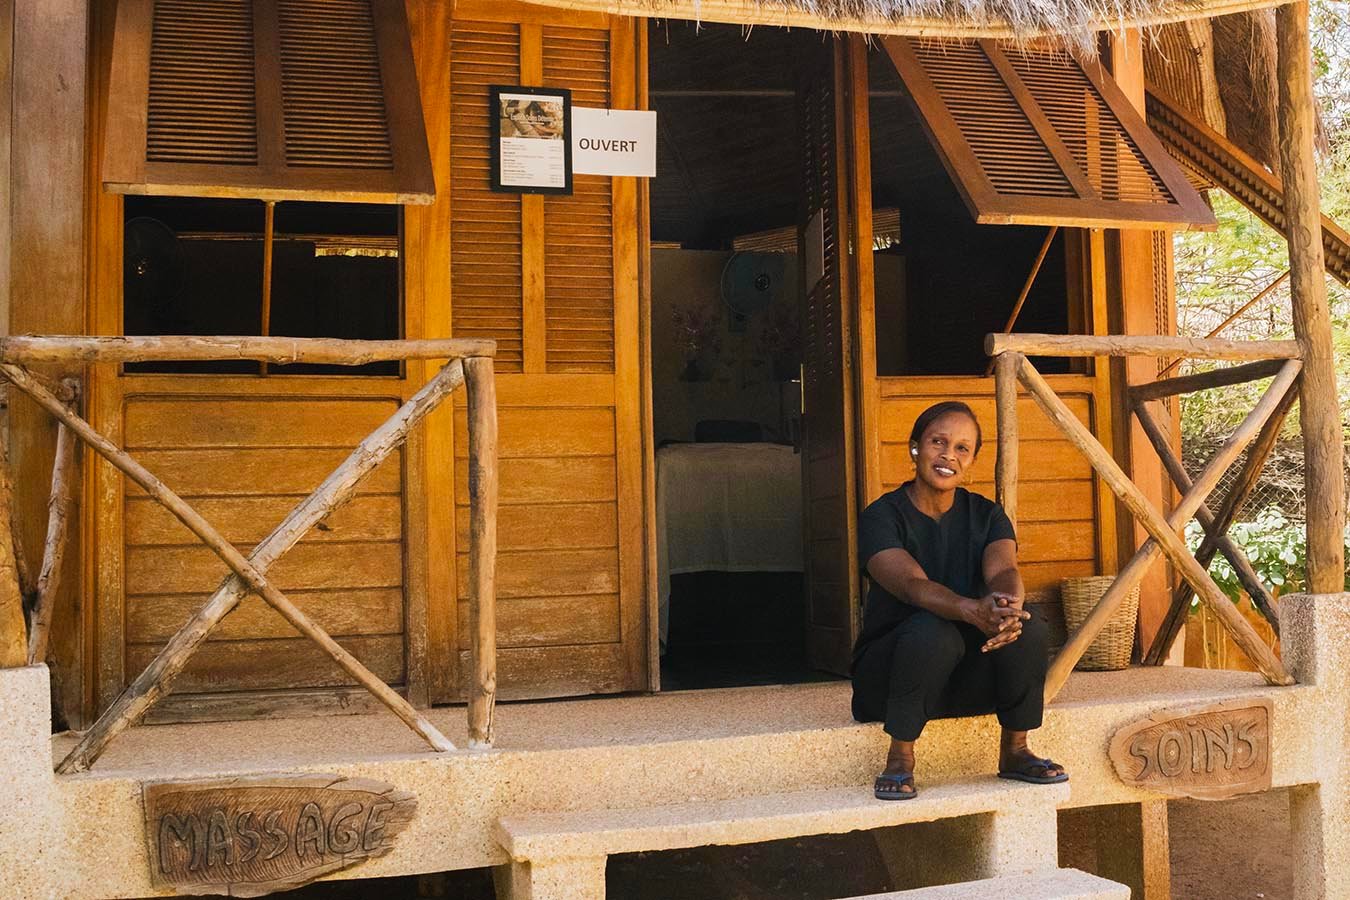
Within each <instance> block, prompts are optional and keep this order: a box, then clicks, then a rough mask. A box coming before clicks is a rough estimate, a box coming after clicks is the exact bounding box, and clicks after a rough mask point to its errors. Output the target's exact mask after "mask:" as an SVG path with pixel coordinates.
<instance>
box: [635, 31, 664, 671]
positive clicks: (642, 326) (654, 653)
mask: <svg viewBox="0 0 1350 900" xmlns="http://www.w3.org/2000/svg"><path fill="white" fill-rule="evenodd" d="M636 28H637V67H636V73H635V78H636V80H637V97H636V101H637V108H638V109H650V108H651V106H650V98H649V96H648V67H649V62H648V56H647V23H646V20H640V21H639V22H638V23H637V25H636ZM637 214H638V346H639V348H640V351H639V357H640V358H639V366H640V369H641V372H642V382H641V384H640V385H639V387H638V390H639V392H640V395H641V396H640V399H641V402H642V509H643V516H642V523H643V527H644V529H645V533H644V535H643V548H642V549H643V561H644V564H645V565H646V577H645V578H644V579H643V590H644V591H645V593H646V602H645V603H644V604H643V610H644V614H645V615H646V616H647V689H648V690H650V691H659V690H661V635H660V629H661V622H660V614H659V610H658V603H659V596H658V588H657V584H656V426H655V424H654V415H655V413H654V410H653V408H652V360H653V358H654V357H653V355H652V265H651V263H652V192H651V179H650V178H643V179H640V180H639V182H638V213H637Z"/></svg>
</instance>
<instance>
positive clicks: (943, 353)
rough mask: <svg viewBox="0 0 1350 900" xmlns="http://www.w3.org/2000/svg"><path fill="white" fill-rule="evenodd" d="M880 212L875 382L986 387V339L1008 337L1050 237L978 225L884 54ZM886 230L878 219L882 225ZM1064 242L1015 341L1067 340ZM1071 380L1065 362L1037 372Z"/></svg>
mask: <svg viewBox="0 0 1350 900" xmlns="http://www.w3.org/2000/svg"><path fill="white" fill-rule="evenodd" d="M870 63H871V65H870V72H869V75H870V78H871V100H870V107H871V116H870V118H871V127H872V131H871V155H872V208H873V210H874V211H875V210H887V211H894V212H893V216H894V218H895V219H896V220H898V221H896V222H893V223H892V227H890V228H888V229H886V230H885V231H883V230H881V229H878V230H877V240H876V241H874V247H875V255H874V262H875V268H874V270H875V275H876V319H877V321H876V335H877V338H876V341H877V374H878V375H881V376H894V375H982V374H984V371H985V369H986V367H987V366H988V365H989V358H988V357H987V356H985V353H984V336H985V335H986V334H988V333H990V332H997V331H1003V330H1004V329H1005V326H1006V325H1007V322H1008V317H1009V315H1010V313H1011V312H1012V311H1013V307H1014V305H1015V304H1016V302H1017V298H1018V296H1019V294H1020V293H1021V291H1022V289H1023V286H1024V285H1025V284H1026V281H1027V276H1028V275H1029V274H1030V272H1031V270H1032V266H1033V263H1034V262H1035V260H1036V257H1037V254H1038V253H1039V251H1040V248H1041V245H1042V242H1043V241H1044V240H1045V237H1046V234H1047V233H1048V230H1049V229H1048V228H1047V227H1045V226H1037V225H980V224H977V223H976V222H975V220H974V217H973V216H972V215H971V214H970V211H969V210H968V209H967V207H966V205H965V203H964V201H963V200H962V199H961V196H960V194H959V193H958V192H957V188H956V185H955V184H954V183H953V182H952V179H951V177H950V176H949V175H948V173H947V171H946V169H945V168H944V167H943V164H942V160H941V159H940V158H939V157H938V154H937V151H935V150H934V149H933V146H932V143H931V142H930V140H929V139H928V136H927V135H926V134H925V132H924V129H923V126H922V125H921V124H920V122H919V120H918V118H917V116H916V115H915V113H914V111H913V107H912V105H911V103H910V101H909V98H908V97H907V96H906V94H905V88H904V85H903V83H902V82H901V80H900V77H899V75H897V74H896V71H895V67H894V66H893V65H892V64H891V62H890V60H889V58H887V56H886V54H885V53H884V52H882V51H880V50H874V51H873V52H872V53H871V54H870ZM878 219H880V216H878ZM1065 237H1066V234H1065V230H1064V229H1060V230H1059V232H1058V233H1057V234H1056V236H1055V238H1054V240H1053V241H1052V243H1051V245H1050V248H1049V251H1048V252H1047V253H1046V256H1045V260H1044V262H1043V263H1042V264H1041V267H1040V270H1039V272H1038V273H1037V276H1036V279H1035V281H1034V282H1033V284H1032V287H1031V290H1030V292H1029V293H1028V295H1027V298H1026V301H1025V303H1024V304H1023V306H1022V310H1021V312H1020V314H1019V315H1018V317H1017V322H1016V324H1015V326H1014V327H1013V329H1012V330H1013V331H1020V332H1046V333H1051V334H1067V333H1068V332H1069V331H1070V322H1071V321H1072V320H1073V317H1071V315H1070V306H1071V304H1072V303H1076V302H1079V301H1078V300H1077V299H1076V296H1075V294H1076V292H1075V291H1072V290H1071V287H1070V273H1069V272H1068V262H1067V260H1066V258H1065V247H1064V242H1065ZM1033 362H1034V363H1035V365H1036V366H1037V368H1038V369H1040V371H1042V372H1045V373H1047V374H1049V373H1063V372H1069V371H1071V369H1072V364H1071V362H1070V361H1069V360H1065V359H1061V358H1047V359H1041V358H1037V359H1035V360H1033Z"/></svg>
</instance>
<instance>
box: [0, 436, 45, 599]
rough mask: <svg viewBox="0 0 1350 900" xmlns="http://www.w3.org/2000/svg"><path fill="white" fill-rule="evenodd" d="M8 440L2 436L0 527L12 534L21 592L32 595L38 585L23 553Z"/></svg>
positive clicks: (27, 595)
mask: <svg viewBox="0 0 1350 900" xmlns="http://www.w3.org/2000/svg"><path fill="white" fill-rule="evenodd" d="M5 443H6V441H5V440H4V438H3V436H0V512H3V513H4V515H5V518H4V519H2V520H0V528H8V529H9V533H10V535H11V538H10V545H11V546H12V547H13V548H14V550H13V554H14V568H15V571H16V572H17V573H18V576H19V592H20V593H21V594H23V596H25V597H31V596H33V595H34V594H35V593H36V592H37V586H36V585H35V584H34V583H33V572H32V570H31V569H30V568H29V567H28V558H27V557H26V556H24V553H23V540H22V539H21V537H20V535H22V534H23V532H22V531H20V530H19V517H18V509H17V508H16V506H15V504H14V482H13V481H12V473H11V471H10V465H9V448H8V447H6V446H5Z"/></svg>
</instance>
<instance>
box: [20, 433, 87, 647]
mask: <svg viewBox="0 0 1350 900" xmlns="http://www.w3.org/2000/svg"><path fill="white" fill-rule="evenodd" d="M72 411H73V410H72ZM78 450H79V445H78V443H77V440H76V437H75V435H73V434H71V432H70V429H69V428H68V427H66V426H65V425H58V426H57V432H56V460H55V462H53V463H52V490H51V499H50V500H49V501H48V502H47V540H46V543H45V544H44V547H43V553H42V571H41V572H40V573H39V574H38V580H37V601H36V603H35V604H34V607H33V627H32V628H31V630H30V631H29V633H28V664H29V665H37V664H38V663H44V662H46V661H47V641H48V639H49V637H50V635H51V627H52V616H53V613H54V612H55V610H56V597H57V594H58V592H59V591H60V588H61V570H62V567H63V566H64V564H65V558H66V546H67V544H68V543H69V532H70V525H71V520H72V519H73V518H74V514H75V505H76V501H77V498H78V492H77V491H76V485H75V481H76V478H77V474H78V464H79V463H78V459H77V457H76V454H77V451H78Z"/></svg>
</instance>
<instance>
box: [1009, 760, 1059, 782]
mask: <svg viewBox="0 0 1350 900" xmlns="http://www.w3.org/2000/svg"><path fill="white" fill-rule="evenodd" d="M1063 768H1064V767H1063V766H1061V765H1060V764H1059V763H1057V762H1055V761H1054V760H1051V759H1037V758H1035V757H1032V758H1031V759H1028V760H1027V761H1026V762H1024V763H1022V765H1021V766H1019V767H1018V768H1016V769H1011V770H1008V771H1000V772H999V773H998V777H999V778H1008V779H1011V780H1013V781H1025V782H1027V783H1028V784H1059V783H1060V782H1063V781H1068V780H1069V773H1068V772H1064V771H1061V772H1060V773H1059V774H1058V775H1045V774H1041V775H1036V774H1034V770H1036V769H1040V770H1041V772H1042V773H1044V772H1049V771H1050V770H1051V769H1061V770H1062V769H1063Z"/></svg>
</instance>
